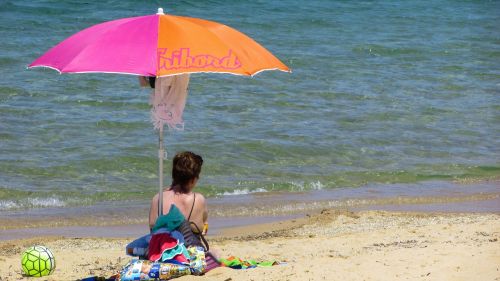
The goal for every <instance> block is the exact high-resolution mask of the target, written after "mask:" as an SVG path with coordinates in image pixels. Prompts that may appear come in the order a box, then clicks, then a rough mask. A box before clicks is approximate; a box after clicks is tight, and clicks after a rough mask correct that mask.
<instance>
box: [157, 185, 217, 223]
mask: <svg viewBox="0 0 500 281" xmlns="http://www.w3.org/2000/svg"><path fill="white" fill-rule="evenodd" d="M172 204H174V205H175V206H176V207H177V208H179V210H180V211H181V213H182V214H183V215H184V217H185V218H186V219H189V221H191V222H194V223H195V224H196V225H197V226H198V228H199V229H200V230H202V229H203V224H204V223H205V222H206V220H207V216H208V213H207V206H206V201H205V197H203V195H201V194H200V193H195V192H189V193H181V192H175V191H174V190H172V189H168V190H164V191H163V212H162V214H164V215H165V214H167V213H168V211H169V210H170V206H171V205H172ZM157 218H158V194H156V195H155V197H153V200H152V201H151V208H150V214H149V226H150V228H151V227H153V225H154V224H155V222H156V219H157ZM193 230H194V231H196V229H193Z"/></svg>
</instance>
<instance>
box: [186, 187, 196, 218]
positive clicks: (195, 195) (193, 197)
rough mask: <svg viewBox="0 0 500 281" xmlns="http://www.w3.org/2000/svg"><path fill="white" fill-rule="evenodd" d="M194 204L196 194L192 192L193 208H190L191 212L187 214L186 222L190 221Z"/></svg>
mask: <svg viewBox="0 0 500 281" xmlns="http://www.w3.org/2000/svg"><path fill="white" fill-rule="evenodd" d="M194 202H196V193H194V192H193V206H191V212H189V217H188V219H187V220H188V221H189V219H191V214H192V213H193V209H194Z"/></svg>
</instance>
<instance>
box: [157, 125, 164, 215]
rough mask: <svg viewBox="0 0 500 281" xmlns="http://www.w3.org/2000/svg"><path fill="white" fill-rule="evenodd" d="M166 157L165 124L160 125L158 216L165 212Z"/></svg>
mask: <svg viewBox="0 0 500 281" xmlns="http://www.w3.org/2000/svg"><path fill="white" fill-rule="evenodd" d="M164 157H165V150H164V146H163V126H160V132H159V139H158V175H159V188H158V217H160V216H161V215H162V213H163V158H164Z"/></svg>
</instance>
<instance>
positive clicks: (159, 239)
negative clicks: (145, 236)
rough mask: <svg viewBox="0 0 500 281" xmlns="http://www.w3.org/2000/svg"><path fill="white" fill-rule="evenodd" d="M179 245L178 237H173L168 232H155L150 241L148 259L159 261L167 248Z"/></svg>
mask: <svg viewBox="0 0 500 281" xmlns="http://www.w3.org/2000/svg"><path fill="white" fill-rule="evenodd" d="M175 246H177V239H175V238H172V236H170V234H168V233H158V234H153V236H152V237H151V241H149V253H148V259H149V260H150V261H157V260H159V259H161V255H162V254H163V252H164V251H165V250H168V249H172V248H174V247H175Z"/></svg>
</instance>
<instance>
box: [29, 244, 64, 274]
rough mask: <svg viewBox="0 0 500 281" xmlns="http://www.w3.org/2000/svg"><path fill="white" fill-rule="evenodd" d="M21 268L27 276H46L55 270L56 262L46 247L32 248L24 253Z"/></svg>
mask: <svg viewBox="0 0 500 281" xmlns="http://www.w3.org/2000/svg"><path fill="white" fill-rule="evenodd" d="M21 266H22V267H23V271H24V274H25V275H27V276H38V277H40V276H47V275H49V274H51V273H52V272H53V271H54V269H55V268H56V260H55V258H54V255H53V254H52V252H51V251H50V250H49V249H47V248H46V247H44V246H33V247H30V248H28V249H27V250H26V251H24V253H23V256H22V258H21Z"/></svg>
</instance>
